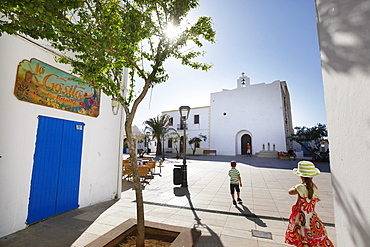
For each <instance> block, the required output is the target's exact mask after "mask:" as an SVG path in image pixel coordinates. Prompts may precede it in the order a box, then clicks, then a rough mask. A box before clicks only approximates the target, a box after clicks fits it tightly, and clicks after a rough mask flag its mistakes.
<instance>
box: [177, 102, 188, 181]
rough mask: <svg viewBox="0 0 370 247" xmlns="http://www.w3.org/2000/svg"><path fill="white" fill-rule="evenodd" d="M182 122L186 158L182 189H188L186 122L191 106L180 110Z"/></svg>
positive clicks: (183, 166)
mask: <svg viewBox="0 0 370 247" xmlns="http://www.w3.org/2000/svg"><path fill="white" fill-rule="evenodd" d="M179 111H180V116H181V120H184V138H183V140H184V158H183V162H182V167H181V168H182V184H181V187H188V174H187V166H186V120H187V119H188V117H189V112H190V107H189V106H181V107H180V108H179Z"/></svg>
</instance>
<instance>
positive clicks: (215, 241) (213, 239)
mask: <svg viewBox="0 0 370 247" xmlns="http://www.w3.org/2000/svg"><path fill="white" fill-rule="evenodd" d="M173 190H174V194H175V196H186V198H187V199H188V201H189V205H190V208H191V211H192V212H193V214H194V220H195V221H196V223H195V224H194V227H193V228H194V229H196V228H200V227H203V228H205V229H207V231H208V232H209V233H210V234H211V236H205V235H201V236H200V237H199V239H198V241H199V242H204V243H207V244H208V245H209V246H220V247H222V246H223V244H222V242H221V239H220V237H219V236H218V235H217V234H216V233H215V232H214V231H213V230H212V229H211V228H210V227H209V226H207V225H206V224H203V223H202V222H201V219H200V218H199V216H198V214H197V211H196V210H195V208H194V205H193V202H192V200H191V197H190V191H189V189H188V188H187V187H176V188H174V189H173Z"/></svg>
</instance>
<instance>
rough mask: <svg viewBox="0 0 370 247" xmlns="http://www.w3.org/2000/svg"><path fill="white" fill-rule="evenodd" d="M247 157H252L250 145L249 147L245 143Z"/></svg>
mask: <svg viewBox="0 0 370 247" xmlns="http://www.w3.org/2000/svg"><path fill="white" fill-rule="evenodd" d="M247 156H252V154H251V145H249V143H247Z"/></svg>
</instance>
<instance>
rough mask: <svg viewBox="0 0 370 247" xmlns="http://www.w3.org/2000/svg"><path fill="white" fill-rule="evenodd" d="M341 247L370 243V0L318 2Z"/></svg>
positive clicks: (333, 179) (331, 161)
mask: <svg viewBox="0 0 370 247" xmlns="http://www.w3.org/2000/svg"><path fill="white" fill-rule="evenodd" d="M316 6H317V13H318V34H319V43H320V50H321V60H322V74H323V82H324V94H325V105H326V118H327V127H328V135H329V143H330V166H331V172H332V183H333V188H334V197H335V200H334V212H335V229H336V233H337V244H338V246H339V247H359V246H369V243H370V196H369V191H370V183H369V177H370V168H369V167H370V110H369V107H370V93H369V92H370V60H369V58H370V42H369V41H370V32H369V22H370V15H369V11H370V2H369V1H368V0H352V1H333V0H325V1H324V0H316Z"/></svg>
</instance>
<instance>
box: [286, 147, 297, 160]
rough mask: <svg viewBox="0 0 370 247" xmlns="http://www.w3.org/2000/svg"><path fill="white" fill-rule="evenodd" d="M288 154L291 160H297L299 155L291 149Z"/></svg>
mask: <svg viewBox="0 0 370 247" xmlns="http://www.w3.org/2000/svg"><path fill="white" fill-rule="evenodd" d="M288 154H289V158H291V157H293V159H294V160H295V158H296V157H297V155H296V154H295V152H294V151H293V148H290V149H289V150H288Z"/></svg>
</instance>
